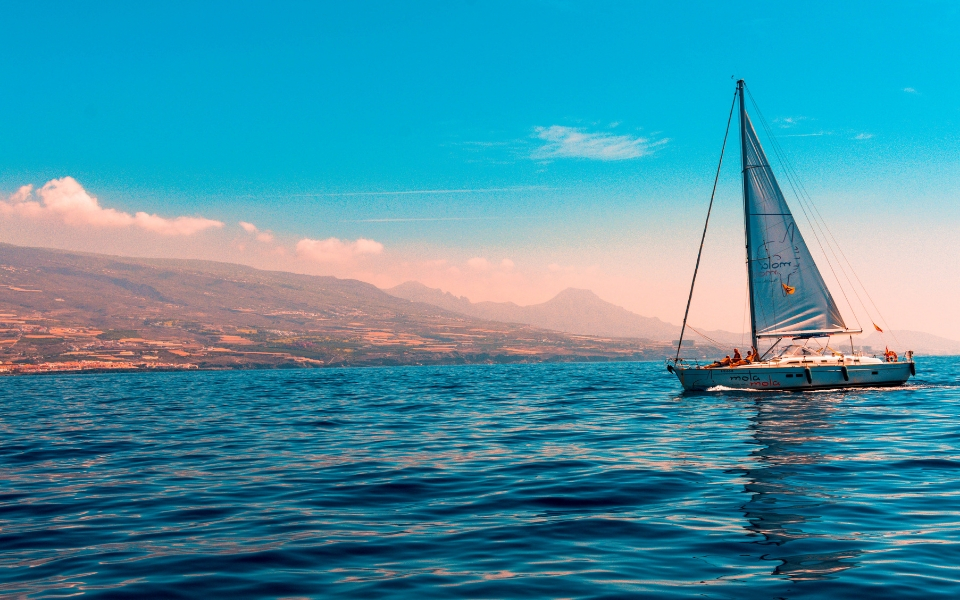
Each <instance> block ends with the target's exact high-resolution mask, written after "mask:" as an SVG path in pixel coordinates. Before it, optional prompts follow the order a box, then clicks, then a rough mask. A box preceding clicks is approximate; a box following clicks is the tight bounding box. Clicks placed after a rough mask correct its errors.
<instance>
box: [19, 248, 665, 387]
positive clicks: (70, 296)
mask: <svg viewBox="0 0 960 600" xmlns="http://www.w3.org/2000/svg"><path fill="white" fill-rule="evenodd" d="M665 353H666V349H665V347H663V346H662V345H658V344H655V343H651V342H649V341H644V340H638V339H616V340H612V339H604V338H600V337H597V336H594V337H586V336H571V335H569V334H564V333H559V332H556V331H546V330H542V329H537V328H535V327H531V326H528V325H517V324H508V323H496V322H491V321H486V320H483V319H480V318H472V317H465V316H463V315H459V314H455V313H452V312H449V311H446V310H443V309H441V308H438V307H436V306H433V305H430V304H424V303H418V302H410V301H408V300H404V299H401V298H397V297H394V296H392V295H390V294H387V293H384V292H383V291H382V290H380V289H378V288H376V287H375V286H373V285H370V284H367V283H363V282H360V281H355V280H348V279H337V278H335V277H314V276H308V275H297V274H292V273H282V272H272V271H260V270H257V269H253V268H250V267H244V266H240V265H231V264H223V263H213V262H205V261H183V260H153V259H134V258H123V257H116V256H103V255H95V254H80V253H73V252H64V251H56V250H46V249H38V248H24V247H18V246H11V245H8V244H0V362H2V363H7V364H10V363H16V364H19V363H36V362H38V361H41V362H42V361H51V360H68V359H69V360H97V361H101V362H102V361H110V360H113V361H121V362H122V361H127V362H130V361H134V360H136V361H139V362H140V363H144V361H157V362H156V363H150V362H146V363H144V364H161V363H162V364H168V365H178V364H187V363H189V364H193V365H196V366H199V367H232V368H241V367H249V366H320V365H324V366H326V365H348V364H437V363H464V362H510V361H542V360H613V359H618V360H623V359H630V360H636V359H643V358H648V359H649V358H658V357H660V356H663V355H665ZM111 364H112V363H111Z"/></svg>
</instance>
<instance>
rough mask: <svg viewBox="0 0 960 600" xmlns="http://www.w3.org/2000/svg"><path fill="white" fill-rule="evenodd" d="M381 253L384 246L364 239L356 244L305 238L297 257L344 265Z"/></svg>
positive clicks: (335, 239) (298, 248)
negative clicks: (344, 263)
mask: <svg viewBox="0 0 960 600" xmlns="http://www.w3.org/2000/svg"><path fill="white" fill-rule="evenodd" d="M381 252H383V244H381V243H380V242H375V241H373V240H368V239H364V238H358V239H357V240H356V241H355V242H350V241H344V240H340V239H337V238H333V237H332V238H327V239H325V240H311V239H310V238H303V239H302V240H300V241H299V242H297V256H300V257H302V258H306V259H308V260H312V261H314V262H320V263H343V262H348V261H350V260H352V259H355V258H358V257H361V256H364V255H374V254H380V253H381Z"/></svg>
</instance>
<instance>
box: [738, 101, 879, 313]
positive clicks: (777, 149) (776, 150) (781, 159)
mask: <svg viewBox="0 0 960 600" xmlns="http://www.w3.org/2000/svg"><path fill="white" fill-rule="evenodd" d="M744 87H746V86H744ZM747 94H748V95H749V96H750V102H751V104H753V108H754V110H756V111H757V116H759V117H760V125H761V126H762V127H763V129H764V131H765V132H766V134H767V136H768V137H769V138H770V140H771V144H770V145H771V147H772V148H773V151H774V154H775V155H776V156H777V160H778V161H779V162H780V166H781V167H782V168H783V170H784V175H785V176H786V178H787V183H789V184H790V188H791V190H793V194H794V196H796V198H797V202H798V204H799V205H800V210H801V211H802V212H803V216H804V218H806V220H807V224H808V225H810V230H811V232H812V233H813V238H814V239H815V240H816V241H817V245H818V246H819V247H820V252H822V253H823V257H824V258H825V259H826V261H827V266H828V267H830V272H831V273H832V274H833V278H834V279H835V280H836V281H837V286H838V287H839V288H840V293H841V294H843V299H844V301H846V303H847V306H848V307H849V308H850V312H851V313H853V318H854V320H855V321H856V322H857V326H858V327H859V328H860V329H863V325H861V324H860V319H859V317H858V316H857V311H855V310H854V309H853V303H852V302H850V298H848V297H847V290H846V289H845V288H844V286H843V283H842V282H841V281H840V277H839V276H837V272H836V269H834V268H833V262H832V261H831V260H830V256H829V255H828V254H827V251H826V250H824V248H823V242H821V241H820V236H823V237H824V241H826V234H824V233H823V231H822V230H821V231H820V234H819V235H818V234H817V230H818V229H819V227H818V225H817V224H815V223H814V222H813V221H812V220H811V218H810V215H809V214H807V208H806V206H805V203H804V201H803V198H801V196H800V193H799V192H798V191H797V186H796V185H795V184H794V181H793V177H791V175H790V170H789V169H788V168H787V166H786V165H787V161H786V157H785V156H784V155H783V149H782V148H780V145H779V143H778V142H777V140H776V137H774V135H773V131H772V130H771V129H770V126H769V124H768V123H767V120H766V118H765V117H764V116H763V113H762V112H761V111H760V107H759V106H757V101H756V100H755V99H754V98H753V94H751V93H750V90H749V88H748V89H747ZM768 167H769V165H768ZM771 171H772V169H771ZM829 245H830V244H829V243H827V246H828V247H829ZM837 262H838V263H839V259H837ZM844 276H846V273H844ZM850 285H851V287H852V286H853V283H852V282H851V283H850Z"/></svg>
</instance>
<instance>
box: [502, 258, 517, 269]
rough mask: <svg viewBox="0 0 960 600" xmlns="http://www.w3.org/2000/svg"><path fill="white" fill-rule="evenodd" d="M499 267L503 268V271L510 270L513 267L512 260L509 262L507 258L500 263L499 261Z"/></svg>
mask: <svg viewBox="0 0 960 600" xmlns="http://www.w3.org/2000/svg"><path fill="white" fill-rule="evenodd" d="M500 266H501V267H503V268H504V269H507V270H509V269H512V268H513V267H514V266H515V265H514V264H513V261H512V260H510V259H509V258H505V259H503V260H502V261H500Z"/></svg>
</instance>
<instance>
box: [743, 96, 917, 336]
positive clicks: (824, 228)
mask: <svg viewBox="0 0 960 600" xmlns="http://www.w3.org/2000/svg"><path fill="white" fill-rule="evenodd" d="M749 92H750V90H749V89H748V90H747V93H749ZM750 100H751V101H752V102H753V104H754V107H755V108H756V109H757V112H758V114H760V116H761V119H762V118H763V114H762V113H760V109H759V107H757V106H756V101H755V100H754V99H753V96H752V95H751V97H750ZM763 124H764V127H765V128H766V129H768V130H769V127H768V126H767V124H766V122H765V120H764V121H763ZM768 135H770V134H769V131H768ZM771 138H772V142H773V147H774V152H775V153H777V159H778V160H779V161H780V162H781V165H782V166H783V167H784V169H785V171H788V173H787V181H788V182H789V183H790V184H791V187H792V186H793V184H794V183H796V186H797V187H798V188H799V190H800V192H801V193H800V194H798V195H797V199H798V200H799V201H800V202H801V203H803V202H805V203H806V204H807V205H808V206H809V208H810V211H811V214H812V215H813V216H814V220H815V221H817V222H818V224H819V226H818V228H819V229H820V232H821V235H823V236H824V239H825V240H826V242H827V247H828V248H830V252H831V254H833V256H834V258H835V259H836V261H837V266H838V267H840V272H841V273H843V276H844V278H845V279H846V280H847V283H849V284H850V289H851V290H852V291H853V294H854V296H856V298H857V301H858V302H859V303H860V307H861V308H862V309H863V312H864V313H865V314H866V316H867V318H868V319H870V322H871V324H873V315H872V314H871V311H870V309H869V308H867V305H866V303H865V302H864V301H863V298H862V297H861V296H860V291H861V290H862V291H863V293H864V295H865V296H866V297H867V299H868V300H869V301H870V304H871V306H873V310H874V312H876V314H877V317H878V320H879V321H880V322H881V323H883V325H884V326H885V327H887V329H888V330H890V334H891V335H892V336H893V339H894V341H895V342H896V343H897V345H899V344H900V340H899V339H898V338H897V335H896V333H895V332H894V330H893V328H891V327H890V326H889V324H888V322H887V320H886V319H885V318H884V316H883V313H882V312H881V311H880V307H878V306H877V303H876V301H874V299H873V296H871V295H870V290H868V289H867V286H865V285H864V284H863V281H862V280H861V279H860V275H859V274H858V273H857V270H856V269H855V268H854V266H853V263H852V262H851V261H850V259H849V258H848V257H847V255H846V253H845V252H844V251H843V247H842V246H841V245H840V242H839V241H838V240H837V238H836V236H835V235H834V233H833V230H831V229H830V226H829V225H828V224H827V220H826V219H825V218H824V217H823V213H821V212H820V208H819V207H818V206H817V203H816V202H814V200H813V197H812V196H811V195H810V193H809V192H808V191H807V189H806V187H805V186H804V185H803V181H802V180H801V179H800V176H799V174H798V173H797V172H796V169H795V168H794V167H793V165H792V164H791V163H790V162H789V161H787V160H785V153H784V152H783V148H782V147H781V146H780V143H779V142H778V141H777V140H776V138H773V137H772V135H771ZM790 172H792V176H791V173H790ZM794 193H795V194H797V191H796V190H794ZM801 208H803V206H801ZM824 232H825V233H824ZM831 241H832V242H833V243H832V244H831V243H830V242H831ZM838 252H839V253H840V256H837V253H838ZM841 257H842V259H843V260H841ZM828 262H829V257H828ZM844 263H846V267H845V266H844ZM848 269H849V273H848V272H847V270H848ZM850 274H853V278H854V279H856V282H857V283H856V284H854V282H853V281H852V280H851V279H850ZM858 286H859V287H858ZM840 287H841V291H843V292H844V297H845V299H846V293H845V290H844V288H843V286H842V285H841V286H840ZM847 302H848V304H849V299H848V300H847ZM851 309H852V305H851ZM852 312H853V316H854V318H855V319H856V320H857V325H858V326H859V327H860V328H861V329H862V328H863V326H862V324H860V319H859V317H858V315H857V313H856V311H852ZM882 333H883V332H881V337H882Z"/></svg>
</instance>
